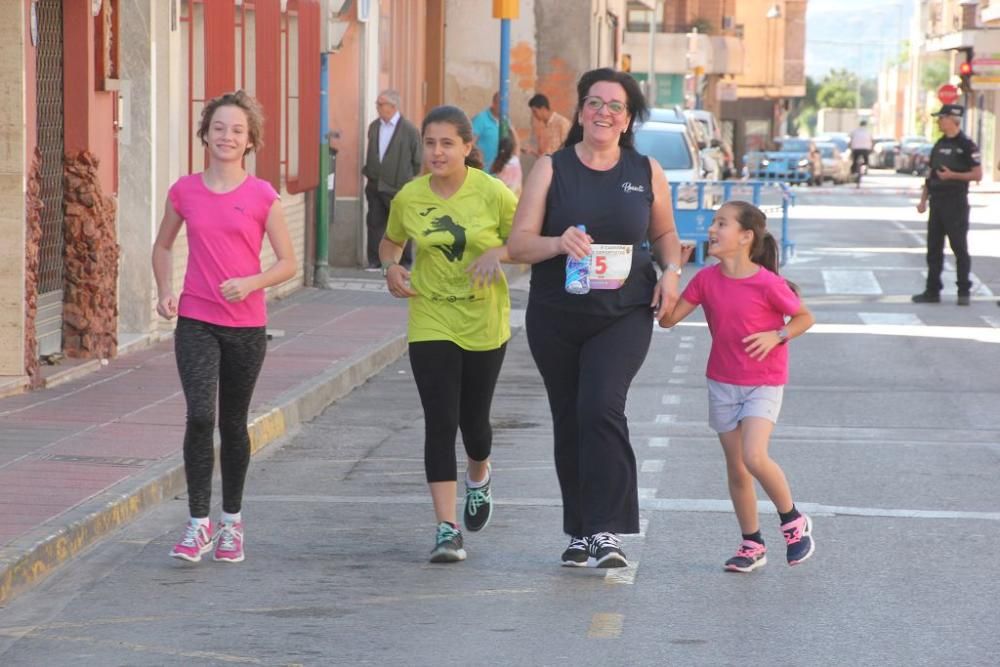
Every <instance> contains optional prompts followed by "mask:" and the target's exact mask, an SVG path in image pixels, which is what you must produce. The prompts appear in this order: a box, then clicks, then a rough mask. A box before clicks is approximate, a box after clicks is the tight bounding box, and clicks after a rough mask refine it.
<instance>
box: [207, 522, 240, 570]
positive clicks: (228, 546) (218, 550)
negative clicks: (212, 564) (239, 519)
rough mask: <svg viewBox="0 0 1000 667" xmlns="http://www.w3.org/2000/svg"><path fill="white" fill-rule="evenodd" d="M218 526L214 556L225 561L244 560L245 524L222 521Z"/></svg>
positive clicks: (235, 561) (238, 561)
mask: <svg viewBox="0 0 1000 667" xmlns="http://www.w3.org/2000/svg"><path fill="white" fill-rule="evenodd" d="M218 528H219V529H218V531H217V532H216V533H215V555H214V556H213V558H214V559H215V560H217V561H222V562H225V563H241V562H243V524H242V523H220V524H219V526H218Z"/></svg>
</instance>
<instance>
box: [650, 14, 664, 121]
mask: <svg viewBox="0 0 1000 667" xmlns="http://www.w3.org/2000/svg"><path fill="white" fill-rule="evenodd" d="M662 2H663V0H654V1H653V8H652V9H651V10H650V12H649V74H648V75H647V77H646V102H647V104H649V106H651V107H655V106H656V8H657V6H661V5H662Z"/></svg>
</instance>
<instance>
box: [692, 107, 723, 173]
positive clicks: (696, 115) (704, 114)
mask: <svg viewBox="0 0 1000 667" xmlns="http://www.w3.org/2000/svg"><path fill="white" fill-rule="evenodd" d="M684 115H685V116H687V117H688V118H691V119H693V120H695V121H696V122H697V123H698V125H699V126H700V127H701V130H702V132H703V134H704V136H705V137H707V138H708V146H707V147H706V148H702V149H701V150H702V152H707V153H708V154H709V155H710V157H711V158H712V159H713V160H714V161H715V162H717V163H718V164H719V165H720V166H721V171H722V173H721V174H720V175H719V177H720V178H729V177H731V176H732V175H733V173H734V172H735V170H736V164H735V159H734V156H733V149H732V148H731V147H730V146H729V145H728V144H727V143H726V142H725V140H724V139H723V138H722V129H721V128H720V127H719V121H718V119H716V117H715V114H714V113H712V112H711V111H709V110H708V109H688V110H686V111H685V112H684Z"/></svg>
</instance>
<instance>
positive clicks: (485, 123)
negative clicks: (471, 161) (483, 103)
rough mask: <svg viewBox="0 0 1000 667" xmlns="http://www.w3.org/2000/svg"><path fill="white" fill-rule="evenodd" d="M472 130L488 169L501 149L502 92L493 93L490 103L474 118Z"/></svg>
mask: <svg viewBox="0 0 1000 667" xmlns="http://www.w3.org/2000/svg"><path fill="white" fill-rule="evenodd" d="M472 132H473V134H474V135H475V141H476V148H478V149H479V152H480V153H481V154H482V160H483V164H484V165H486V168H487V169H488V168H489V166H490V165H491V164H493V162H494V161H495V160H496V159H497V151H499V150H500V93H493V99H492V100H491V101H490V105H489V106H488V107H486V108H485V109H483V110H482V111H480V112H479V113H477V114H476V115H475V116H473V118H472Z"/></svg>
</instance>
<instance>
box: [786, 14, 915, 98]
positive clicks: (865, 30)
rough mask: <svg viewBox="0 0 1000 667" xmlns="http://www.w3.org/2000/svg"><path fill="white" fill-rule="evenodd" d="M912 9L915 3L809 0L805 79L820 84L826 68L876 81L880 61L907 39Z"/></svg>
mask: <svg viewBox="0 0 1000 667" xmlns="http://www.w3.org/2000/svg"><path fill="white" fill-rule="evenodd" d="M913 5H914V0H809V4H808V5H807V6H806V74H807V75H808V76H811V77H813V78H814V79H822V78H823V76H824V75H825V74H826V73H827V72H828V71H829V70H830V69H831V68H846V69H849V70H851V71H855V72H860V73H861V74H862V76H865V77H873V76H875V75H876V74H877V72H878V69H879V66H880V65H881V64H882V63H883V62H884V60H885V59H888V58H892V57H895V55H896V54H897V53H898V52H899V40H900V38H901V37H902V38H903V39H906V36H907V34H908V33H909V22H910V16H911V15H912V13H913V11H914V7H913ZM901 19H902V23H901ZM859 42H860V43H859Z"/></svg>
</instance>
